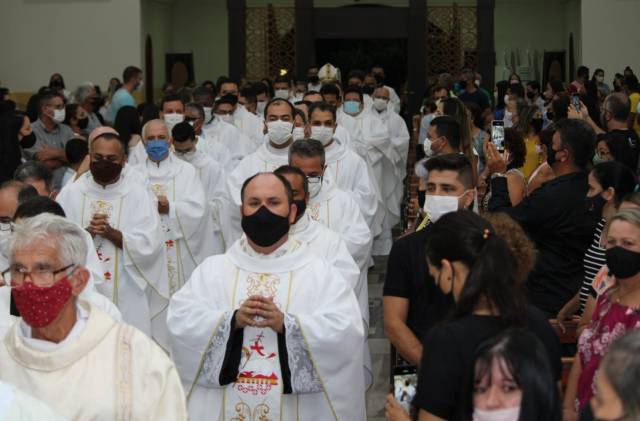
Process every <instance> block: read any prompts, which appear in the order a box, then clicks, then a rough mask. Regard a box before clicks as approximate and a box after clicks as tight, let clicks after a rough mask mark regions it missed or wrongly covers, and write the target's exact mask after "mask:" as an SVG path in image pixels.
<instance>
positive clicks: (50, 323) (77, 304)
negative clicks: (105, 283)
mask: <svg viewBox="0 0 640 421" xmlns="http://www.w3.org/2000/svg"><path fill="white" fill-rule="evenodd" d="M14 231H15V232H14V235H13V236H12V238H11V241H10V243H9V268H8V269H6V270H4V271H3V272H2V281H1V282H0V284H1V285H3V288H11V294H12V296H13V298H14V300H15V301H16V305H17V307H18V310H19V311H20V314H21V319H19V320H18V321H17V322H16V323H14V324H13V326H12V327H11V328H10V330H9V332H8V333H7V335H6V336H5V339H4V341H3V342H2V344H0V373H2V378H3V380H4V381H7V382H10V383H11V384H13V385H15V386H16V387H17V388H19V389H21V390H28V391H29V392H30V393H31V394H32V395H33V396H34V397H35V398H37V399H40V400H42V401H43V402H45V403H47V404H48V405H50V406H51V407H52V408H53V409H54V410H55V411H57V412H58V413H60V414H61V415H63V416H65V417H67V418H69V419H93V420H112V419H131V420H142V419H154V420H186V419H187V415H186V406H185V399H184V393H183V391H182V387H181V385H180V380H179V378H178V375H177V372H176V369H175V366H174V365H173V363H172V362H171V360H170V359H169V358H168V357H167V356H166V355H165V354H164V353H163V352H162V350H161V349H160V348H159V347H158V346H157V345H155V344H154V343H153V341H152V340H151V339H149V338H148V337H147V336H145V335H144V334H143V333H141V332H140V331H138V330H136V329H135V328H133V327H132V326H129V325H126V324H122V323H118V322H116V321H115V320H113V319H112V318H111V317H109V316H108V315H106V314H105V313H103V312H102V311H101V310H100V309H98V308H97V307H95V306H94V305H93V304H91V303H89V302H87V301H84V300H82V299H79V295H80V293H81V292H82V290H83V289H84V288H85V287H86V285H87V282H88V280H89V271H88V269H87V268H86V267H85V264H86V262H85V260H86V254H87V245H86V242H85V239H84V236H83V233H82V229H81V228H79V227H78V226H77V225H75V224H73V223H71V222H69V221H67V220H66V219H64V218H62V217H59V216H56V215H51V214H41V215H38V216H35V217H33V218H28V219H26V220H25V221H24V222H22V223H21V224H16V226H15V227H14Z"/></svg>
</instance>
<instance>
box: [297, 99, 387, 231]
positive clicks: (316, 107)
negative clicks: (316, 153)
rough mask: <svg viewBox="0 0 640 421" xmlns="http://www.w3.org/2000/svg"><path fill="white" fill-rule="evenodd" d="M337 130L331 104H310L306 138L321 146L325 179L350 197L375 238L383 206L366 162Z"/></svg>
mask: <svg viewBox="0 0 640 421" xmlns="http://www.w3.org/2000/svg"><path fill="white" fill-rule="evenodd" d="M339 128H340V126H338V125H337V123H336V109H335V108H334V107H333V106H332V105H330V104H328V103H326V102H318V103H314V104H312V105H311V108H310V109H309V135H310V137H311V138H312V139H315V140H318V141H320V142H321V143H322V145H323V146H324V149H325V158H326V170H327V171H326V172H327V176H328V178H330V179H331V180H332V181H333V182H334V183H335V184H336V186H338V187H339V188H340V189H342V190H344V191H346V192H348V193H350V194H352V195H353V197H354V199H355V201H356V203H357V204H358V206H359V207H360V211H361V212H362V216H363V217H364V219H365V221H367V224H368V225H369V228H370V229H371V232H372V233H373V235H374V236H375V235H378V234H379V233H380V232H381V226H382V221H383V219H384V212H383V211H382V210H383V209H384V204H383V203H382V201H381V199H380V194H379V193H378V190H379V189H378V186H377V183H376V180H375V178H374V177H373V172H372V170H371V168H370V167H369V165H368V164H367V162H366V161H365V160H364V159H363V158H362V157H360V156H359V155H358V154H357V153H355V152H354V151H353V150H351V149H350V148H348V147H346V146H345V145H344V144H342V143H341V140H342V139H344V138H345V137H346V138H350V137H349V135H348V134H347V135H346V136H345V135H343V136H342V138H339V137H338V135H337V133H338V129H339ZM345 132H346V130H345Z"/></svg>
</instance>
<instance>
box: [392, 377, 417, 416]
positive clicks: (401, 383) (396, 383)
mask: <svg viewBox="0 0 640 421" xmlns="http://www.w3.org/2000/svg"><path fill="white" fill-rule="evenodd" d="M417 390H418V373H417V369H416V366H405V367H396V368H395V369H394V372H393V395H394V397H395V398H396V400H397V401H398V402H400V404H401V405H402V406H403V407H404V409H405V410H406V411H407V412H408V413H411V402H413V398H414V397H415V396H416V391H417Z"/></svg>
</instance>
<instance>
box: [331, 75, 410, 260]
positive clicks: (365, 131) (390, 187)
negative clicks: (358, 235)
mask: <svg viewBox="0 0 640 421" xmlns="http://www.w3.org/2000/svg"><path fill="white" fill-rule="evenodd" d="M343 107H344V111H343V112H339V113H338V122H339V123H340V124H341V125H343V126H344V127H345V128H346V129H347V130H348V131H349V134H350V135H351V145H350V147H351V148H352V149H353V150H354V151H356V152H357V153H358V155H360V156H361V157H363V158H364V159H365V160H366V161H367V163H368V164H369V166H370V168H371V169H372V170H373V176H374V178H375V180H376V183H377V185H378V188H379V194H380V199H381V201H382V203H384V205H385V207H384V213H383V215H384V219H383V224H382V232H381V233H380V235H377V236H376V241H375V242H374V249H373V252H374V254H375V255H387V254H389V251H390V250H391V244H392V243H393V239H392V237H391V228H392V227H393V225H395V224H396V223H397V222H398V221H400V204H399V203H398V204H396V203H395V200H394V196H395V195H397V190H398V189H399V190H403V186H402V180H401V178H400V175H401V174H400V173H399V172H398V167H399V166H400V165H401V162H402V160H401V158H400V156H399V155H398V153H397V151H396V149H395V147H394V145H393V143H391V139H390V137H389V132H388V131H387V127H386V125H385V124H384V123H383V122H382V120H381V119H380V118H378V117H377V116H376V115H374V114H373V113H372V112H371V110H370V109H367V108H365V107H364V105H363V102H362V90H361V89H360V88H358V87H355V86H350V87H348V88H346V89H345V91H344V104H343Z"/></svg>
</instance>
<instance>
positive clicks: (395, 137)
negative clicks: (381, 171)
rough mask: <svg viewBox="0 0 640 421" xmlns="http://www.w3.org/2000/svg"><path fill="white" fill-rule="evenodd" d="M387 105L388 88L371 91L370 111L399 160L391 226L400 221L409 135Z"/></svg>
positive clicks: (402, 120)
mask: <svg viewBox="0 0 640 421" xmlns="http://www.w3.org/2000/svg"><path fill="white" fill-rule="evenodd" d="M388 105H389V90H388V89H387V88H385V87H380V88H376V90H375V91H374V92H373V106H372V107H371V113H372V114H374V115H376V116H378V117H379V118H380V120H382V122H383V123H384V124H385V125H386V127H387V131H388V132H389V137H390V139H391V144H392V145H393V148H394V149H395V151H396V153H397V154H398V157H399V160H398V161H397V162H396V174H397V177H398V180H399V181H400V183H399V185H398V187H397V188H396V189H395V190H394V191H393V193H394V194H393V208H392V209H393V210H392V211H391V212H390V219H389V220H388V221H387V222H388V223H389V224H390V225H391V227H393V226H394V225H396V224H398V223H399V222H400V206H401V203H402V199H403V196H404V188H403V181H404V179H405V177H406V176H407V158H408V154H409V141H410V135H409V130H408V129H407V123H406V122H405V121H404V119H403V118H402V117H400V115H399V114H397V113H396V112H394V111H391V110H389V106H388ZM374 254H375V253H374Z"/></svg>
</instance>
